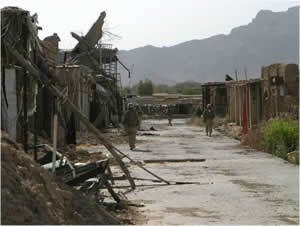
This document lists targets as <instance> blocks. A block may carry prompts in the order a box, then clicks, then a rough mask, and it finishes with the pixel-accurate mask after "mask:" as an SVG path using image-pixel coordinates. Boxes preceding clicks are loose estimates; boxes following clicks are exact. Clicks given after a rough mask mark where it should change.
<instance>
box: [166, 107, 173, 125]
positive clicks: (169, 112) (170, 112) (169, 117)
mask: <svg viewBox="0 0 300 226" xmlns="http://www.w3.org/2000/svg"><path fill="white" fill-rule="evenodd" d="M167 116H168V122H169V123H168V125H169V126H172V120H173V115H172V110H171V107H170V106H168V109H167Z"/></svg>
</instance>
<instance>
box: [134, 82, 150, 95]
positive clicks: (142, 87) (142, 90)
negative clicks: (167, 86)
mask: <svg viewBox="0 0 300 226" xmlns="http://www.w3.org/2000/svg"><path fill="white" fill-rule="evenodd" d="M153 89H154V85H153V83H152V81H150V80H148V79H147V80H145V81H142V80H140V81H139V84H138V86H137V92H138V94H139V95H140V96H152V94H153Z"/></svg>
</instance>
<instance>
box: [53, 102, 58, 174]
mask: <svg viewBox="0 0 300 226" xmlns="http://www.w3.org/2000/svg"><path fill="white" fill-rule="evenodd" d="M56 148H57V100H56V97H54V117H53V152H52V173H54V174H55V169H56Z"/></svg>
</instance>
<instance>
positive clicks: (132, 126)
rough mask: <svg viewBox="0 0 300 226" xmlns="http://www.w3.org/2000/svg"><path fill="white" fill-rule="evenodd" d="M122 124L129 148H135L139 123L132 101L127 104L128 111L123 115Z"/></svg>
mask: <svg viewBox="0 0 300 226" xmlns="http://www.w3.org/2000/svg"><path fill="white" fill-rule="evenodd" d="M123 125H124V128H125V131H126V133H127V135H128V141H129V147H130V150H133V149H135V142H136V133H137V127H138V125H139V120H138V115H137V113H136V110H135V109H134V106H133V104H132V103H129V104H128V111H127V112H126V113H125V115H124V120H123Z"/></svg>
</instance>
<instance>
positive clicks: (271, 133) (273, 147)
mask: <svg viewBox="0 0 300 226" xmlns="http://www.w3.org/2000/svg"><path fill="white" fill-rule="evenodd" d="M298 123H299V122H298V121H293V120H282V119H275V120H272V121H271V122H269V123H267V124H266V126H265V128H264V130H263V135H264V144H265V148H266V149H267V151H269V152H271V153H272V154H273V155H276V156H278V157H280V158H283V159H287V154H288V153H289V152H292V151H295V150H298V149H299V124H298Z"/></svg>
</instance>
